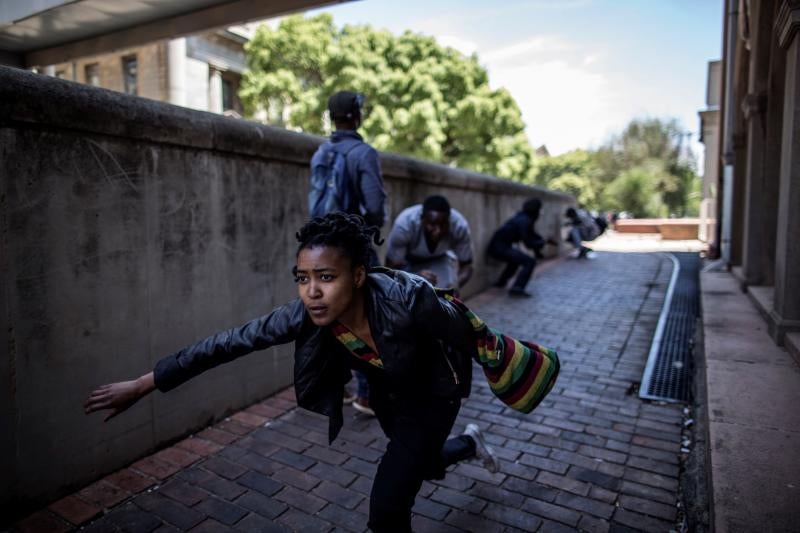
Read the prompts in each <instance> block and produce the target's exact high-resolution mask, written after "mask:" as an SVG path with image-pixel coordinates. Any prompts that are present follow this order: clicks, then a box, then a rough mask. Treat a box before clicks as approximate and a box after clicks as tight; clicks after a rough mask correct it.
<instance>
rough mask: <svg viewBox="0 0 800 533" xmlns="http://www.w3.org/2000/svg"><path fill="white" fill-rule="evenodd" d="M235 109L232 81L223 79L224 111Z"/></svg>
mask: <svg viewBox="0 0 800 533" xmlns="http://www.w3.org/2000/svg"><path fill="white" fill-rule="evenodd" d="M229 109H233V84H232V83H231V80H226V79H224V78H223V79H222V110H223V111H227V110H229Z"/></svg>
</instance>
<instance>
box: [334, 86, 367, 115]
mask: <svg viewBox="0 0 800 533" xmlns="http://www.w3.org/2000/svg"><path fill="white" fill-rule="evenodd" d="M363 102H364V95H363V94H360V93H354V92H352V91H339V92H338V93H335V94H334V95H332V96H331V97H330V98H328V111H330V114H331V119H333V120H354V119H360V118H361V105H362V103H363Z"/></svg>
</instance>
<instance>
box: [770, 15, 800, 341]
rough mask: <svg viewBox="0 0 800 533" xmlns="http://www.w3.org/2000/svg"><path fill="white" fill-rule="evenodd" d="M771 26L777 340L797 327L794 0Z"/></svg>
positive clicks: (797, 44)
mask: <svg viewBox="0 0 800 533" xmlns="http://www.w3.org/2000/svg"><path fill="white" fill-rule="evenodd" d="M776 30H777V32H778V40H779V43H780V45H781V47H782V48H783V49H784V50H785V51H786V75H785V83H784V93H783V128H782V131H783V134H782V139H781V163H780V185H779V193H778V224H777V228H778V229H777V235H776V254H775V303H774V309H773V310H772V313H770V334H772V336H773V338H774V339H775V341H776V342H777V343H778V344H782V343H783V338H784V336H785V334H786V332H787V331H800V245H799V244H798V243H800V35H798V33H799V32H800V0H784V1H783V2H782V4H781V7H780V10H779V13H778V17H777V20H776Z"/></svg>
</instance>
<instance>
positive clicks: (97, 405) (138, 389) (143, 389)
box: [83, 372, 156, 421]
mask: <svg viewBox="0 0 800 533" xmlns="http://www.w3.org/2000/svg"><path fill="white" fill-rule="evenodd" d="M155 388H156V385H155V380H154V378H153V373H152V372H149V373H147V374H145V375H144V376H141V377H139V378H138V379H134V380H131V381H120V382H118V383H109V384H108V385H101V386H100V387H98V388H97V389H95V390H94V391H92V393H91V394H90V395H89V397H88V398H86V402H84V404H83V408H84V411H85V412H86V414H87V415H88V414H89V413H93V412H95V411H104V410H110V411H111V412H110V413H108V415H107V416H106V418H105V420H106V421H108V420H109V419H111V418H114V417H115V416H117V415H118V414H120V413H121V412H122V411H125V410H126V409H128V408H129V407H130V406H132V405H133V404H135V403H136V402H138V401H139V400H141V399H142V398H144V397H145V396H147V395H148V394H150V393H151V392H153V391H154V390H155Z"/></svg>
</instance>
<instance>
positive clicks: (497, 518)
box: [13, 253, 681, 532]
mask: <svg viewBox="0 0 800 533" xmlns="http://www.w3.org/2000/svg"><path fill="white" fill-rule="evenodd" d="M670 268H671V262H670V261H669V260H668V259H666V257H664V256H662V255H660V254H618V253H601V254H599V257H598V258H597V259H595V260H594V261H562V262H559V263H557V264H552V265H550V266H549V267H547V268H545V269H543V270H542V271H540V272H539V273H538V274H537V276H536V278H535V280H534V282H533V283H532V284H531V285H530V286H529V288H530V289H532V291H533V293H534V297H533V298H531V299H509V298H508V297H507V296H506V295H505V293H503V292H501V291H498V290H490V291H487V292H485V293H483V294H481V295H479V296H478V297H476V298H473V299H472V300H471V301H470V302H469V304H470V306H471V307H472V308H473V309H474V310H475V311H476V312H477V313H478V314H479V315H480V316H481V317H482V318H484V319H485V320H486V321H487V322H489V323H490V324H492V325H494V326H496V327H498V328H500V329H503V330H504V331H506V332H508V333H509V334H511V335H514V336H518V337H521V338H526V339H530V340H533V341H534V342H538V343H540V344H543V345H546V346H550V347H553V348H555V349H557V350H558V353H559V356H560V358H561V361H562V370H561V375H560V377H559V380H558V382H557V384H556V387H555V388H554V390H553V391H552V392H551V393H550V395H549V396H548V397H547V399H546V400H545V401H544V402H543V403H542V405H540V406H539V407H538V408H537V409H536V410H535V411H534V412H533V413H531V414H529V415H522V414H519V413H516V412H513V411H511V410H509V409H508V408H506V407H504V405H503V404H501V403H500V402H499V401H498V400H496V399H494V398H493V397H492V396H491V393H490V392H489V389H488V386H487V385H486V383H485V381H484V380H483V378H482V375H481V373H480V372H479V371H478V372H476V375H475V386H474V388H473V393H472V396H471V397H470V398H469V400H468V401H467V402H466V403H465V404H464V406H463V408H462V410H461V414H460V416H459V418H458V421H457V424H456V428H455V431H461V430H462V429H463V427H464V426H465V425H466V424H467V423H470V422H473V423H476V424H478V425H479V426H480V427H481V428H482V429H483V431H484V433H485V435H486V437H487V440H488V441H489V442H490V443H491V445H492V446H494V448H495V449H496V451H497V453H498V454H499V456H500V458H501V464H502V466H501V471H500V472H499V473H497V474H490V473H488V472H487V471H485V470H484V469H482V468H481V467H480V466H479V464H478V463H475V462H471V463H462V464H459V465H457V466H455V467H454V468H453V469H452V470H451V472H450V473H449V474H448V475H447V477H446V478H445V479H444V480H442V481H436V482H432V483H428V482H426V483H424V484H423V487H422V490H421V491H420V494H419V496H418V497H417V501H416V505H415V507H414V513H415V514H414V518H413V527H414V530H415V531H419V532H457V531H491V532H496V531H509V532H511V531H575V530H582V531H591V532H595V531H599V532H605V531H629V530H643V531H669V530H670V529H671V528H672V527H673V524H674V521H675V520H676V517H677V509H676V505H675V502H676V499H677V490H678V474H679V461H678V453H679V447H680V436H681V429H680V428H681V411H680V408H679V407H675V406H666V405H656V404H649V403H646V402H642V401H641V400H639V399H638V397H637V396H636V394H635V387H634V386H633V384H634V383H636V382H638V381H639V380H640V378H641V374H642V370H643V368H644V363H645V359H646V356H647V353H648V350H649V343H650V339H651V336H652V334H653V331H654V329H655V324H656V321H657V319H658V313H659V311H660V307H661V304H662V302H663V297H664V293H665V290H666V284H667V282H668V279H669V275H670ZM326 435H327V422H326V420H325V419H323V418H322V417H319V416H317V415H314V414H312V413H308V412H306V411H303V410H300V409H297V408H296V405H295V402H294V397H293V392H292V390H291V389H287V390H285V391H283V392H281V393H279V394H277V395H275V396H273V397H271V398H268V399H266V400H264V401H263V402H260V403H258V404H256V405H253V406H251V407H249V408H248V409H245V410H244V411H242V412H240V413H237V414H236V415H233V416H232V417H230V418H229V419H226V420H224V421H222V422H220V423H218V424H216V425H214V426H213V427H209V428H207V429H205V430H203V431H201V432H199V433H198V434H197V435H195V436H193V437H190V438H187V439H185V440H183V441H181V442H179V443H177V444H176V445H174V446H172V447H170V448H167V449H165V450H161V451H159V452H158V453H156V454H154V455H152V456H150V457H146V458H143V459H141V460H139V461H137V462H135V463H133V464H132V465H130V466H129V467H128V468H125V469H123V470H121V471H119V472H116V473H114V474H111V475H109V476H107V477H105V478H104V479H102V480H99V481H97V482H96V483H94V484H92V485H90V486H88V487H86V488H84V489H83V490H81V491H79V492H77V493H76V494H74V495H71V496H67V497H66V498H64V499H62V500H59V501H57V502H54V503H53V504H52V505H50V506H49V507H48V508H47V509H43V510H41V511H39V512H37V513H34V514H33V515H31V516H29V517H28V518H26V519H25V520H23V521H21V522H19V523H18V524H16V525H15V526H14V528H13V529H14V530H18V531H42V530H47V531H68V530H70V529H77V527H78V526H82V527H83V529H82V530H84V531H131V532H151V531H158V532H167V531H226V530H237V531H276V532H278V531H303V532H306V531H325V532H327V531H364V530H365V528H366V521H367V512H368V498H369V491H370V486H371V481H372V477H373V475H374V473H375V469H376V466H377V463H378V461H379V459H380V457H381V454H382V451H383V450H384V447H385V445H386V438H385V437H384V436H383V435H382V433H381V431H380V428H379V427H378V424H377V422H376V421H375V420H372V419H369V418H364V417H362V416H361V415H356V414H355V412H354V411H353V410H352V408H347V411H346V423H345V428H344V429H343V431H342V433H341V436H340V437H339V439H338V440H337V441H336V442H335V443H334V444H333V445H331V446H328V444H327V437H326Z"/></svg>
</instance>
